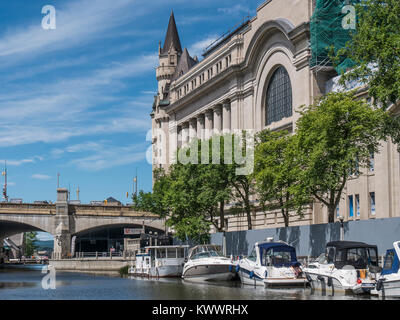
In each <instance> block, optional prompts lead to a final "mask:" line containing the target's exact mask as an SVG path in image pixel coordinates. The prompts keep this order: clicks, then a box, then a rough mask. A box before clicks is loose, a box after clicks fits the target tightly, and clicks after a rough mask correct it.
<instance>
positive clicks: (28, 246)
mask: <svg viewBox="0 0 400 320" xmlns="http://www.w3.org/2000/svg"><path fill="white" fill-rule="evenodd" d="M36 236H37V232H26V233H25V254H26V256H28V257H30V256H32V255H33V254H34V253H35V250H36V249H37V246H36V244H35V241H37V239H36Z"/></svg>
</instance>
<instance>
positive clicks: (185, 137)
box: [182, 122, 189, 146]
mask: <svg viewBox="0 0 400 320" xmlns="http://www.w3.org/2000/svg"><path fill="white" fill-rule="evenodd" d="M188 142H189V123H188V122H185V123H182V146H185V145H186V144H187V143H188Z"/></svg>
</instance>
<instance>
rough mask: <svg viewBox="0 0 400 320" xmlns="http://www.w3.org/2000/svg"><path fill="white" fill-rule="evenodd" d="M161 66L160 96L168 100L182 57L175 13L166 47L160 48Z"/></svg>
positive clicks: (169, 25)
mask: <svg viewBox="0 0 400 320" xmlns="http://www.w3.org/2000/svg"><path fill="white" fill-rule="evenodd" d="M158 54H159V66H158V68H157V81H158V96H159V98H160V100H161V101H162V100H166V99H168V91H169V85H170V83H171V79H172V77H173V75H174V74H175V70H176V67H177V65H178V63H179V60H180V57H181V55H182V47H181V41H180V39H179V34H178V29H177V28H176V23H175V17H174V13H173V12H171V17H170V18H169V24H168V30H167V34H166V36H165V41H164V46H163V47H161V43H160V44H159V48H158Z"/></svg>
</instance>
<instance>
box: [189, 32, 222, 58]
mask: <svg viewBox="0 0 400 320" xmlns="http://www.w3.org/2000/svg"><path fill="white" fill-rule="evenodd" d="M216 39H218V35H215V34H213V35H209V36H207V37H206V38H204V39H202V40H200V41H197V42H195V43H193V44H192V45H191V46H190V47H189V49H188V51H189V53H190V55H191V56H192V57H194V56H197V57H198V58H199V59H200V58H201V57H202V54H203V53H204V50H205V49H206V48H207V47H208V46H209V45H210V44H212V43H213V42H214V41H215V40H216Z"/></svg>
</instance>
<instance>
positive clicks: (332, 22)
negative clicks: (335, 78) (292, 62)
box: [310, 0, 360, 74]
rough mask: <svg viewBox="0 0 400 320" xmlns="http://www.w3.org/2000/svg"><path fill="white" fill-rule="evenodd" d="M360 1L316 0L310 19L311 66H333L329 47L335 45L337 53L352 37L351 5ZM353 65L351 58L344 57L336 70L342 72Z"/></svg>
mask: <svg viewBox="0 0 400 320" xmlns="http://www.w3.org/2000/svg"><path fill="white" fill-rule="evenodd" d="M358 2H360V0H316V7H315V11H314V14H313V16H312V18H311V21H310V33H311V53H312V56H311V62H310V65H311V67H314V66H332V61H330V59H329V50H330V49H329V48H330V47H332V46H333V48H334V52H335V54H336V53H337V52H338V50H340V49H341V48H343V47H345V46H346V43H347V42H348V41H349V40H350V39H351V34H352V33H354V32H355V29H354V28H352V27H350V23H351V20H350V18H351V16H352V13H351V12H350V11H349V10H350V9H351V8H349V6H353V8H354V6H355V4H356V3H358ZM353 17H354V15H353ZM353 21H354V20H353ZM343 24H344V25H346V28H344V27H343ZM353 65H354V64H353V61H351V60H350V59H342V60H341V61H340V63H339V64H338V66H337V67H336V71H337V72H338V73H339V74H340V73H341V71H346V70H347V69H349V68H351V67H352V66H353Z"/></svg>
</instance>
